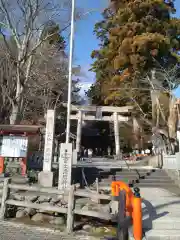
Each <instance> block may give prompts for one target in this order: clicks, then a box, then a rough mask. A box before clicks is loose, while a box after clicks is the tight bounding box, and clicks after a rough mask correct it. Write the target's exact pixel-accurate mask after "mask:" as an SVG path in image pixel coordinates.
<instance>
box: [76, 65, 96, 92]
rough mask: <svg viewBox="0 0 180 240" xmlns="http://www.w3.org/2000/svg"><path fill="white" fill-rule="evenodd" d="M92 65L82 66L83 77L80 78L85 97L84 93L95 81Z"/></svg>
mask: <svg viewBox="0 0 180 240" xmlns="http://www.w3.org/2000/svg"><path fill="white" fill-rule="evenodd" d="M89 69H90V65H84V66H81V76H80V77H79V79H80V83H79V86H80V87H81V91H80V92H81V95H84V92H85V91H87V90H88V89H89V88H90V87H91V85H92V84H93V83H94V81H95V73H93V72H90V71H89Z"/></svg>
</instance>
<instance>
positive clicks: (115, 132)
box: [114, 112, 120, 155]
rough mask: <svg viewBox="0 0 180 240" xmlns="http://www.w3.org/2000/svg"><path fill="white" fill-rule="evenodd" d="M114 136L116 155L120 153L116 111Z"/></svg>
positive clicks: (115, 114)
mask: <svg viewBox="0 0 180 240" xmlns="http://www.w3.org/2000/svg"><path fill="white" fill-rule="evenodd" d="M114 137H115V149H116V155H120V137H119V121H118V113H117V112H115V113H114Z"/></svg>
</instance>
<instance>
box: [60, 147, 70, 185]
mask: <svg viewBox="0 0 180 240" xmlns="http://www.w3.org/2000/svg"><path fill="white" fill-rule="evenodd" d="M59 156H60V157H59V182H58V189H67V188H69V187H70V185H71V170H72V157H73V151H72V143H61V146H60V154H59Z"/></svg>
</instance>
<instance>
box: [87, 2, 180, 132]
mask: <svg viewBox="0 0 180 240" xmlns="http://www.w3.org/2000/svg"><path fill="white" fill-rule="evenodd" d="M175 12H176V10H175V7H174V1H173V0H168V1H167V0H123V1H121V0H111V4H110V6H109V7H108V8H107V9H105V11H104V12H103V18H104V19H103V21H101V22H99V23H97V24H96V25H95V30H94V32H95V34H96V36H97V38H98V39H99V40H100V49H99V50H95V51H93V52H92V58H93V59H95V62H94V64H93V65H92V69H91V70H92V71H94V72H95V73H96V82H95V84H94V85H93V86H92V87H91V88H90V90H89V92H88V96H89V97H90V98H91V99H92V101H93V103H97V104H104V103H105V104H114V105H119V106H120V105H134V106H135V107H136V109H137V115H138V117H142V119H143V124H144V120H145V125H148V126H150V129H151V128H152V126H154V125H155V126H157V127H160V126H163V127H164V126H166V127H167V122H168V117H170V119H172V118H171V116H169V115H168V114H170V115H172V114H171V111H170V109H169V108H170V106H171V105H172V104H173V102H174V101H172V99H173V97H172V90H173V88H175V87H176V86H177V84H178V83H179V69H180V68H179V60H180V56H179V48H180V19H178V18H174V17H172V16H173V14H174V13H175ZM174 69H175V71H176V72H175V71H174ZM171 72H172V76H171ZM169 73H170V74H169ZM160 98H161V100H160ZM162 99H163V100H162ZM165 99H166V100H165ZM171 103H172V104H171ZM165 104H166V106H165ZM162 105H164V106H163V107H162ZM173 114H175V113H173ZM174 116H175V115H174ZM152 117H153V120H154V121H151V119H152ZM173 119H174V121H175V119H176V117H173ZM148 126H144V127H146V128H147V129H149V127H148ZM138 128H139V127H138ZM135 132H136V130H135ZM173 132H174V130H173Z"/></svg>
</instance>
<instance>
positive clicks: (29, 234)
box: [0, 221, 100, 240]
mask: <svg viewBox="0 0 180 240" xmlns="http://www.w3.org/2000/svg"><path fill="white" fill-rule="evenodd" d="M42 239H47V240H100V238H95V237H89V236H84V235H82V236H79V235H78V236H68V235H64V234H62V233H60V232H59V231H54V230H48V229H44V228H40V227H34V226H25V225H23V224H17V223H12V222H6V221H0V240H42Z"/></svg>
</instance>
